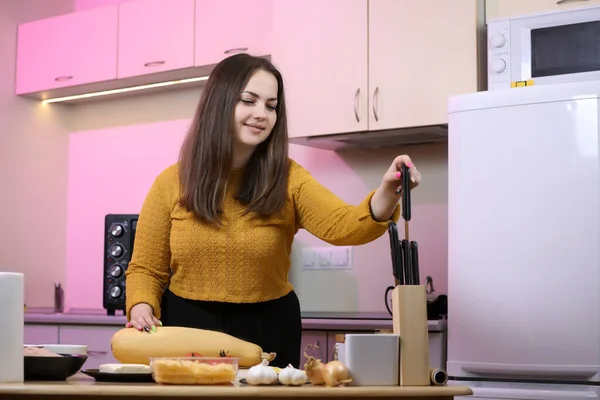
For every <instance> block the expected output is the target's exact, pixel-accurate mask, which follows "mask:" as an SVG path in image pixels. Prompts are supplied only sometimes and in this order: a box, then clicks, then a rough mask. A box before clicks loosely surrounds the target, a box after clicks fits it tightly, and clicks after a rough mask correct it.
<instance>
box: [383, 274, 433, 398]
mask: <svg viewBox="0 0 600 400" xmlns="http://www.w3.org/2000/svg"><path fill="white" fill-rule="evenodd" d="M392 312H393V315H392V317H393V332H394V334H397V335H400V360H399V363H400V364H399V367H400V368H399V372H400V380H399V381H400V386H429V385H430V384H431V381H430V367H429V332H428V328H427V294H426V291H425V286H423V285H399V286H396V287H395V288H394V290H393V291H392Z"/></svg>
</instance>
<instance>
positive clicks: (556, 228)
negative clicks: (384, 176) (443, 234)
mask: <svg viewBox="0 0 600 400" xmlns="http://www.w3.org/2000/svg"><path fill="white" fill-rule="evenodd" d="M599 110H600V82H587V83H586V82H577V83H566V84H557V85H548V86H532V87H525V88H520V89H506V90H498V91H489V92H479V93H472V94H467V95H462V96H456V97H452V98H450V100H449V144H448V158H449V165H448V180H449V181H448V186H449V193H448V214H449V221H448V237H449V243H448V296H449V298H448V307H449V309H448V362H447V371H448V374H449V376H450V377H451V379H454V380H453V381H451V382H452V384H458V385H468V386H471V387H472V388H473V391H474V397H473V396H471V397H470V399H486V400H492V399H560V400H570V399H573V400H575V399H597V398H599V397H600V263H599V248H600V236H599V230H600V229H599V228H600V220H599V216H600V215H599V212H598V211H599V197H598V194H599V191H600V180H599V177H600V175H599V160H598V143H599V142H598V136H599V126H600V112H599Z"/></svg>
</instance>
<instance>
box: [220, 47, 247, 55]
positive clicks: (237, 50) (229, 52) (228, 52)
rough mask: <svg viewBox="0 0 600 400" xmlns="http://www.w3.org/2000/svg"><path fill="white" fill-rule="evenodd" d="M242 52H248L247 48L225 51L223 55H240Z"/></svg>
mask: <svg viewBox="0 0 600 400" xmlns="http://www.w3.org/2000/svg"><path fill="white" fill-rule="evenodd" d="M244 51H248V48H247V47H238V48H235V49H229V50H225V54H234V53H242V52H244Z"/></svg>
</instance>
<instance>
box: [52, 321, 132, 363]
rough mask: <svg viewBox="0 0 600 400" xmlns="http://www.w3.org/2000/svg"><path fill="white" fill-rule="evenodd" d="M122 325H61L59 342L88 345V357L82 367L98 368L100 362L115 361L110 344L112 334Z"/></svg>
mask: <svg viewBox="0 0 600 400" xmlns="http://www.w3.org/2000/svg"><path fill="white" fill-rule="evenodd" d="M122 328H123V327H122V326H111V325H104V326H100V325H97V326H94V325H61V326H60V331H59V337H60V344H84V345H87V347H88V359H87V360H86V362H85V364H84V366H83V368H98V367H99V366H100V365H101V364H111V363H117V362H118V361H117V360H116V359H115V358H114V357H113V355H112V350H111V346H110V342H111V339H112V337H113V335H114V334H115V333H116V332H117V331H119V330H120V329H122Z"/></svg>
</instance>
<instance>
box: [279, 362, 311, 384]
mask: <svg viewBox="0 0 600 400" xmlns="http://www.w3.org/2000/svg"><path fill="white" fill-rule="evenodd" d="M307 381H308V377H307V376H306V372H305V371H302V370H299V369H296V368H294V367H293V366H292V364H289V365H288V366H287V367H285V368H284V369H282V370H281V371H279V382H281V383H282V384H283V385H288V386H298V385H304V384H305V383H306V382H307Z"/></svg>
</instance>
